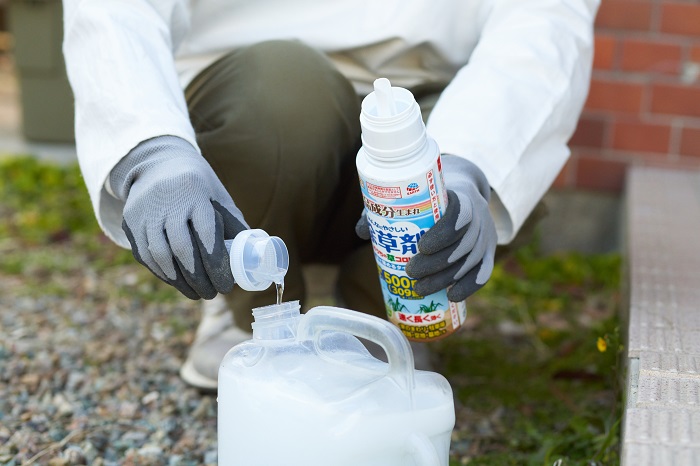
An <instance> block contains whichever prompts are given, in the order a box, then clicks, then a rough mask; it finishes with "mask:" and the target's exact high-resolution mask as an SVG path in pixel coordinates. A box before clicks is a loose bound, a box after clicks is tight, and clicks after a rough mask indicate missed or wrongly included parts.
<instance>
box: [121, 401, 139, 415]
mask: <svg viewBox="0 0 700 466" xmlns="http://www.w3.org/2000/svg"><path fill="white" fill-rule="evenodd" d="M138 409H139V406H138V405H137V404H136V403H132V402H131V401H125V402H123V403H122V404H121V405H120V406H119V416H120V417H122V418H126V419H133V418H134V417H136V413H137V412H138Z"/></svg>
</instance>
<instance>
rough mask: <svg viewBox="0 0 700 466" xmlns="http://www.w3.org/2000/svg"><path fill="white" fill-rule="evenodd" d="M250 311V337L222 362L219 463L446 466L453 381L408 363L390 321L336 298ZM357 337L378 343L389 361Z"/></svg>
mask: <svg viewBox="0 0 700 466" xmlns="http://www.w3.org/2000/svg"><path fill="white" fill-rule="evenodd" d="M253 315H254V317H255V322H254V323H253V338H252V340H249V341H246V342H244V343H241V344H239V345H237V346H235V347H234V348H232V349H231V350H230V351H229V352H228V354H227V355H226V356H225V357H224V359H223V361H222V363H221V367H220V368H219V388H218V404H219V406H218V441H219V455H218V456H219V465H222V466H447V465H448V462H449V459H448V456H449V447H450V435H451V432H452V429H453V428H454V423H455V414H454V402H453V398H452V390H451V388H450V385H449V383H448V382H447V380H445V378H444V377H442V376H441V375H439V374H436V373H432V372H426V371H416V370H415V369H414V365H413V353H412V352H411V348H410V346H409V344H408V340H407V339H406V337H405V336H404V335H403V334H402V333H401V332H400V331H399V330H398V329H397V328H396V327H395V326H393V325H392V324H390V323H388V322H386V321H384V320H382V319H379V318H377V317H373V316H369V315H366V314H362V313H359V312H355V311H350V310H346V309H339V308H334V307H316V308H314V309H311V310H310V311H309V312H308V313H306V314H305V315H301V314H300V312H299V303H298V301H295V302H287V303H282V304H280V305H273V306H267V307H263V308H258V309H254V310H253ZM353 335H354V336H353ZM355 336H358V337H361V338H365V339H367V340H370V341H373V342H375V343H377V344H379V345H380V346H381V347H382V348H383V349H384V351H386V353H387V358H388V363H385V362H381V361H379V360H378V359H375V358H374V357H372V356H371V355H370V354H369V352H368V351H367V350H366V349H365V347H364V345H362V343H361V342H360V341H359V340H358V339H357V338H355Z"/></svg>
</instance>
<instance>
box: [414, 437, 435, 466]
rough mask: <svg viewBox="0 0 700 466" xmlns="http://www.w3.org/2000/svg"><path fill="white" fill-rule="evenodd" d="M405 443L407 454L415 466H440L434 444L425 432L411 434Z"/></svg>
mask: <svg viewBox="0 0 700 466" xmlns="http://www.w3.org/2000/svg"><path fill="white" fill-rule="evenodd" d="M407 443H408V448H407V449H408V454H409V455H410V456H411V458H413V463H414V464H415V465H416V466H442V464H441V463H440V456H439V455H438V453H437V451H435V446H434V445H433V443H432V442H431V441H430V439H429V438H428V437H426V436H425V434H415V433H414V434H411V435H410V436H409V437H408V442H407Z"/></svg>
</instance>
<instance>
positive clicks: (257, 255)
mask: <svg viewBox="0 0 700 466" xmlns="http://www.w3.org/2000/svg"><path fill="white" fill-rule="evenodd" d="M224 243H225V244H226V249H227V250H228V253H229V258H230V264H231V272H232V273H233V278H234V280H235V281H236V283H237V284H238V286H240V287H241V288H243V289H244V290H247V291H262V290H265V289H267V288H268V287H269V286H270V285H271V284H272V283H277V284H281V283H283V282H284V276H285V274H286V273H287V269H288V268H289V252H288V251H287V246H286V245H285V244H284V241H282V239H281V238H279V237H277V236H270V235H268V234H267V233H266V232H265V231H264V230H260V229H252V230H244V231H242V232H240V233H238V234H237V235H236V237H235V238H234V239H232V240H230V239H229V240H225V241H224Z"/></svg>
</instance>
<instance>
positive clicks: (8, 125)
mask: <svg viewBox="0 0 700 466" xmlns="http://www.w3.org/2000/svg"><path fill="white" fill-rule="evenodd" d="M3 37H4V36H3V34H2V33H0V156H2V155H8V154H10V155H30V154H31V155H34V156H36V157H38V158H40V159H43V160H51V161H55V162H59V163H69V162H74V161H75V160H77V159H76V155H75V146H74V145H73V144H45V143H37V142H32V141H27V140H25V139H24V137H23V136H22V134H21V133H22V130H21V120H22V114H21V109H20V105H19V92H20V89H19V85H18V79H17V76H16V72H15V67H14V63H13V60H12V57H11V56H10V55H9V54H7V53H3V51H2V49H3V46H2V44H3V43H4V42H7V40H6V39H3Z"/></svg>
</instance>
